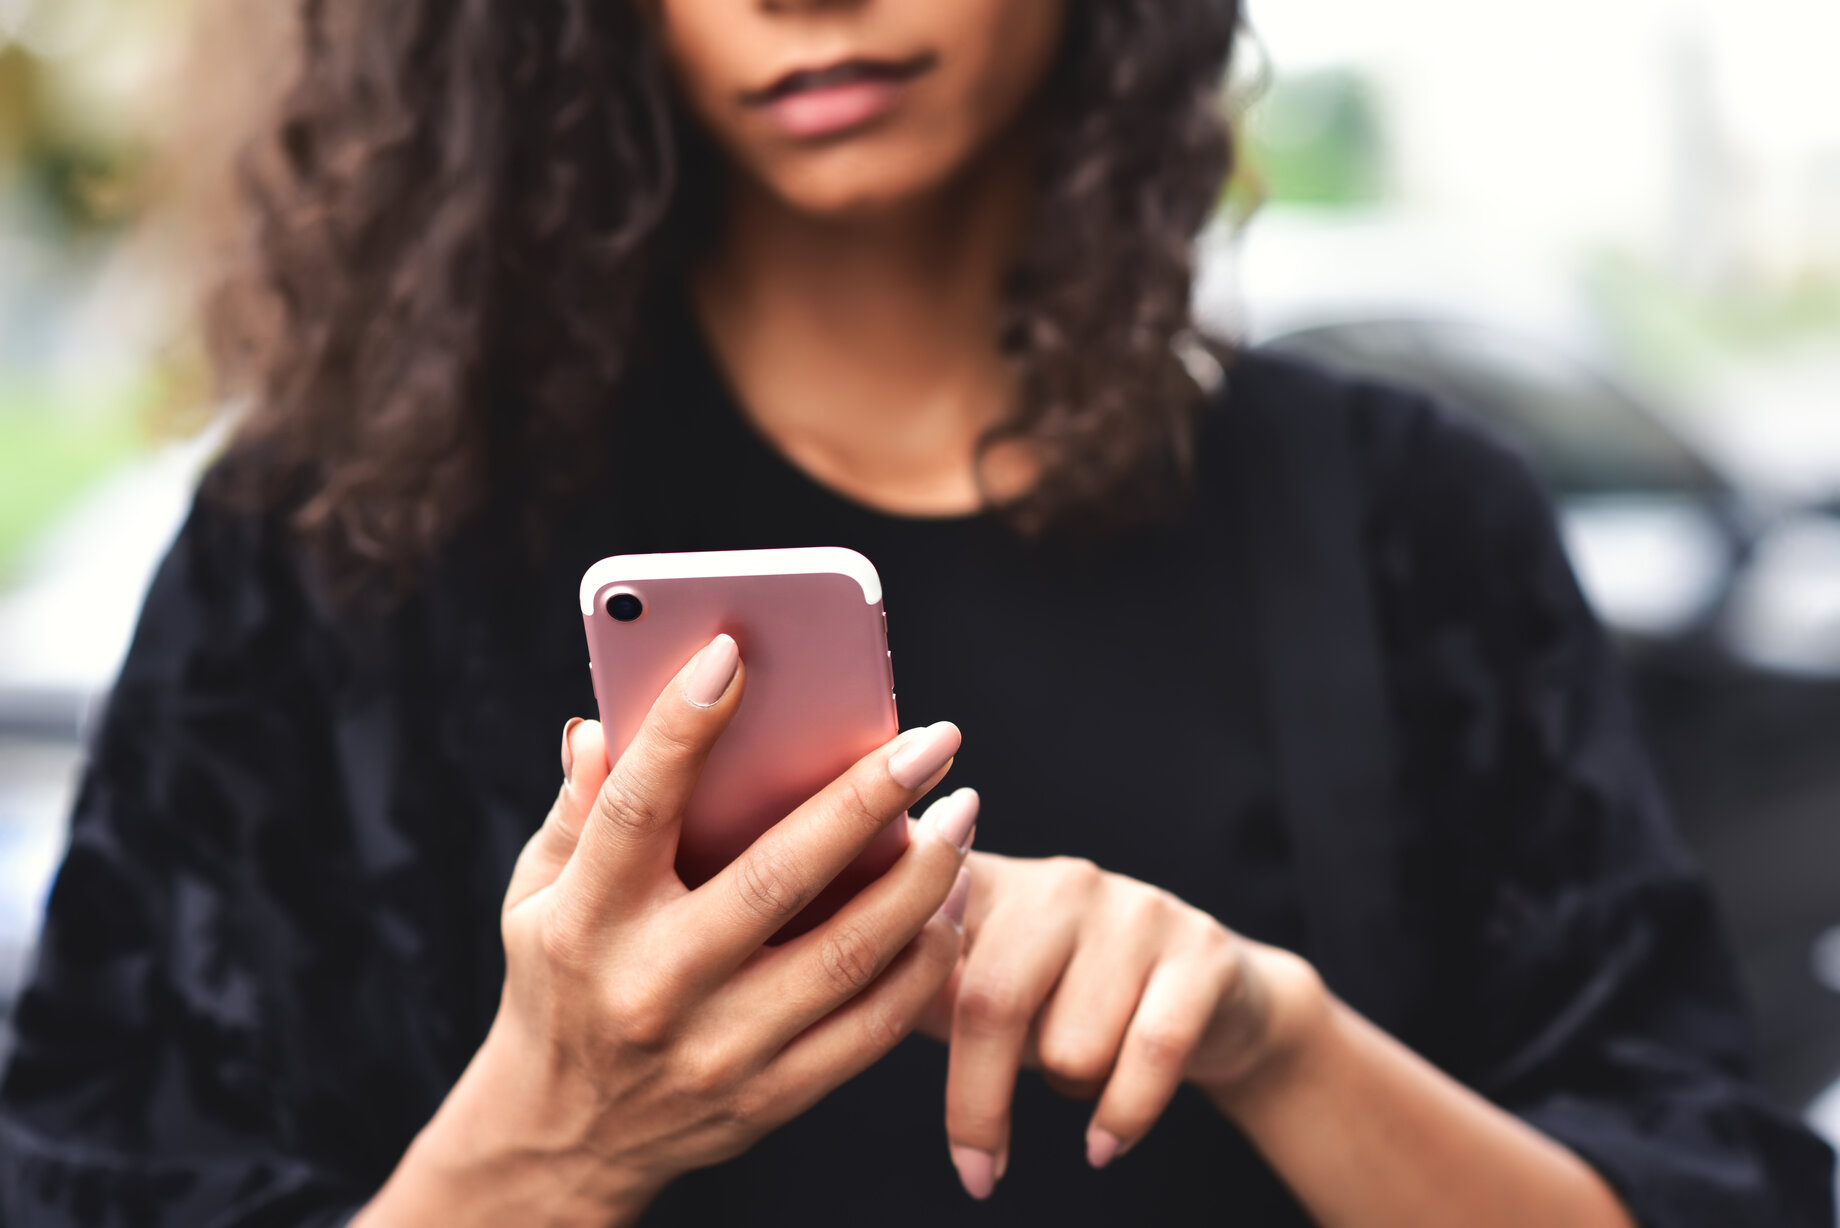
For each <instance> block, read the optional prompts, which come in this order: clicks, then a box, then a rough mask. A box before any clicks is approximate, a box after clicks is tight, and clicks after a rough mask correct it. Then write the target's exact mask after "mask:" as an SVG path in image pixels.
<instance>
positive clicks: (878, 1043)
mask: <svg viewBox="0 0 1840 1228" xmlns="http://www.w3.org/2000/svg"><path fill="white" fill-rule="evenodd" d="M913 1026H914V1025H913V1020H912V1019H910V1018H908V1017H907V1016H906V1015H905V1014H904V1013H902V1012H901V1011H898V1010H896V1009H894V1007H893V1006H891V1005H889V1004H887V1003H877V1004H875V1005H874V1006H872V1007H870V1008H869V1009H868V1010H867V1011H864V1012H863V1017H862V1032H863V1039H864V1040H865V1041H867V1042H868V1044H869V1047H870V1048H871V1049H872V1050H873V1051H874V1052H876V1053H886V1052H888V1051H889V1050H890V1049H892V1048H894V1047H895V1046H896V1045H898V1044H900V1043H901V1042H902V1041H903V1040H906V1039H907V1034H908V1033H909V1032H911V1031H913Z"/></svg>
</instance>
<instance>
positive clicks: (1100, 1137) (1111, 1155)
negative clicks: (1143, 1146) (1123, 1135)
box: [1086, 1126, 1124, 1168]
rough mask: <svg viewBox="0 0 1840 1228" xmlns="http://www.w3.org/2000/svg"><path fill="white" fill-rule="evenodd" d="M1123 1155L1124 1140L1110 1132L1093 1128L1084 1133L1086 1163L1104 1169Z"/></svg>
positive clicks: (1096, 1127)
mask: <svg viewBox="0 0 1840 1228" xmlns="http://www.w3.org/2000/svg"><path fill="white" fill-rule="evenodd" d="M1123 1153H1124V1140H1123V1139H1120V1138H1119V1137H1118V1136H1117V1135H1116V1134H1113V1133H1112V1132H1111V1131H1110V1130H1103V1129H1100V1128H1099V1127H1098V1126H1094V1127H1093V1128H1092V1129H1091V1130H1088V1131H1087V1132H1086V1162H1087V1163H1088V1164H1090V1165H1092V1166H1093V1167H1094V1168H1104V1167H1105V1166H1106V1165H1107V1164H1110V1163H1111V1162H1112V1161H1113V1160H1116V1159H1117V1158H1118V1157H1119V1156H1120V1155H1122V1154H1123Z"/></svg>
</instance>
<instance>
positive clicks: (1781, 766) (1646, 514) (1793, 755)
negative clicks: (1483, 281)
mask: <svg viewBox="0 0 1840 1228" xmlns="http://www.w3.org/2000/svg"><path fill="white" fill-rule="evenodd" d="M1267 344H1268V345H1269V346H1270V347H1271V348H1274V349H1279V350H1285V351H1289V352H1292V353H1299V354H1303V355H1307V356H1310V357H1313V358H1316V359H1319V360H1322V361H1324V362H1327V363H1329V364H1331V365H1333V366H1337V367H1340V368H1342V369H1345V370H1352V371H1357V372H1361V373H1366V374H1372V375H1376V376H1381V377H1384V378H1387V379H1390V380H1393V381H1396V382H1402V383H1406V384H1410V385H1413V386H1416V387H1419V388H1422V389H1424V390H1426V391H1428V392H1431V393H1433V394H1435V395H1437V396H1439V397H1441V398H1443V399H1444V400H1446V401H1448V402H1449V403H1451V404H1452V405H1455V406H1459V407H1462V408H1463V409H1464V410H1466V411H1468V412H1472V413H1474V414H1477V415H1479V416H1480V417H1482V418H1483V419H1485V420H1486V421H1487V422H1489V423H1491V424H1493V425H1494V426H1495V427H1496V428H1498V429H1499V430H1501V431H1505V432H1506V433H1508V434H1509V435H1511V436H1512V437H1514V438H1515V439H1516V440H1517V441H1518V442H1519V443H1520V445H1521V446H1522V448H1523V449H1524V450H1525V452H1526V454H1527V455H1528V456H1529V458H1530V459H1531V461H1532V463H1533V464H1534V466H1535V467H1536V468H1537V469H1538V470H1539V471H1540V473H1541V475H1542V477H1543V478H1544V480H1545V481H1546V482H1547V484H1548V486H1549V487H1550V489H1551V490H1552V492H1553V494H1554V496H1555V498H1556V500H1557V503H1558V508H1559V513H1560V518H1561V522H1562V524H1563V527H1564V532H1565V538H1566V543H1567V548H1568V551H1569V553H1570V554H1571V557H1572V560H1573V563H1574V566H1575V567H1576V569H1577V571H1578V573H1579V579H1580V582H1581V584H1582V586H1583V588H1584V590H1585V592H1586V595H1587V596H1588V597H1589V598H1590V599H1591V601H1592V602H1593V604H1594V605H1595V606H1596V607H1597V609H1598V611H1599V614H1600V615H1601V617H1602V618H1603V619H1604V621H1605V623H1606V624H1607V625H1608V626H1609V627H1610V628H1611V630H1612V632H1613V633H1614V634H1615V635H1616V637H1617V639H1618V640H1619V642H1620V643H1621V644H1622V645H1623V647H1624V649H1625V657H1626V660H1627V663H1628V669H1629V676H1630V681H1631V683H1632V686H1633V689H1634V692H1635V696H1636V700H1637V704H1638V707H1639V710H1640V715H1641V719H1642V720H1643V722H1644V725H1645V730H1646V733H1647V736H1648V740H1649V745H1650V747H1651V749H1652V752H1653V755H1654V758H1655V761H1656V766H1657V768H1658V771H1659V773H1660V775H1661V778H1662V782H1663V784H1664V786H1665V787H1666V789H1667V791H1668V794H1669V796H1670V798H1671V800H1672V802H1673V805H1674V809H1675V812H1676V814H1677V816H1678V819H1679V823H1680V828H1681V831H1682V833H1683V835H1684V836H1685V838H1686V840H1687V842H1688V844H1689V845H1690V846H1691V847H1692V849H1693V851H1694V852H1695V854H1696V855H1697V856H1698V858H1699V860H1700V862H1701V863H1702V865H1703V866H1704V867H1705V869H1706V872H1707V874H1708V876H1709V877H1710V879H1711V881H1712V884H1713V888H1714V890H1715V891H1716V893H1717V895H1718V897H1719V900H1720V903H1721V905H1722V907H1723V909H1724V912H1725V917H1726V921H1727V924H1728V927H1729V930H1730V933H1731V935H1732V938H1733V942H1734V945H1735V947H1736V950H1737V955H1738V959H1739V963H1740V967H1741V970H1742V973H1743V976H1744V979H1745V982H1746V985H1747V987H1748V989H1749V991H1750V994H1751V999H1752V1002H1753V1004H1754V1008H1755V1013H1756V1018H1757V1024H1758V1032H1759V1039H1760V1041H1761V1045H1762V1052H1763V1060H1764V1076H1765V1079H1766V1081H1767V1082H1768V1083H1769V1085H1770V1086H1771V1088H1772V1089H1773V1090H1774V1091H1775V1092H1776V1093H1777V1094H1778V1095H1779V1096H1781V1097H1782V1098H1783V1099H1784V1101H1785V1102H1787V1103H1790V1104H1794V1105H1796V1106H1801V1105H1803V1104H1806V1103H1807V1102H1808V1101H1809V1100H1810V1099H1811V1098H1812V1097H1813V1096H1814V1095H1815V1094H1816V1093H1818V1092H1819V1091H1820V1090H1821V1089H1822V1088H1823V1087H1825V1086H1827V1085H1828V1084H1829V1083H1831V1082H1833V1081H1834V1079H1835V1078H1836V1075H1840V971H1837V970H1836V969H1835V968H1834V966H1833V965H1834V964H1835V963H1836V962H1840V960H1837V959H1836V958H1835V956H1834V952H1835V951H1836V950H1837V949H1840V946H1837V945H1836V944H1840V610H1837V609H1836V606H1837V605H1840V602H1837V601H1836V599H1835V598H1834V594H1836V593H1840V519H1836V518H1834V517H1833V516H1832V515H1831V513H1824V512H1822V511H1821V510H1820V509H1807V510H1797V509H1794V508H1785V507H1780V506H1775V505H1773V504H1772V502H1771V500H1769V499H1768V498H1767V497H1766V496H1763V495H1761V494H1758V493H1756V492H1747V491H1745V490H1741V489H1738V488H1737V487H1735V486H1734V485H1733V484H1732V483H1731V482H1729V481H1727V480H1726V479H1725V478H1724V477H1722V476H1721V474H1720V472H1719V469H1718V467H1717V465H1716V463H1715V459H1709V458H1707V457H1705V456H1702V455H1701V454H1700V453H1699V452H1698V451H1696V450H1695V448H1694V447H1692V446H1691V445H1690V444H1689V443H1688V442H1687V441H1686V440H1685V439H1683V438H1682V436H1681V435H1680V434H1678V433H1677V432H1676V431H1674V430H1673V429H1671V428H1670V427H1669V425H1668V424H1667V422H1666V420H1665V419H1664V418H1663V417H1662V416H1660V415H1659V414H1657V413H1656V412H1653V411H1651V410H1650V409H1649V408H1648V407H1647V406H1646V405H1645V404H1644V403H1643V402H1642V401H1640V400H1639V399H1638V398H1637V397H1636V396H1634V395H1632V394H1631V393H1630V392H1629V391H1627V390H1626V389H1624V388H1621V387H1619V386H1618V385H1616V384H1615V383H1613V382H1612V381H1610V380H1608V379H1606V378H1604V377H1602V376H1600V375H1598V374H1597V373H1596V372H1594V371H1592V370H1590V369H1589V368H1588V367H1586V366H1585V365H1583V364H1581V363H1579V362H1577V361H1574V360H1571V359H1569V358H1568V357H1567V356H1565V355H1563V354H1561V353H1557V352H1554V350H1553V349H1552V348H1551V347H1544V346H1542V345H1540V344H1538V343H1535V342H1532V341H1530V340H1528V339H1524V338H1520V337H1517V336H1513V335H1510V334H1508V333H1506V332H1504V331H1501V330H1498V329H1496V328H1494V327H1493V326H1487V325H1479V324H1471V323H1464V322H1454V321H1448V320H1427V319H1387V320H1365V321H1359V322H1348V323H1336V324H1329V325H1323V326H1320V327H1314V328H1309V329H1304V330H1301V331H1296V332H1292V333H1288V334H1285V335H1283V336H1281V337H1277V338H1274V339H1272V340H1271V341H1269V342H1268V343H1267ZM1823 970H1825V972H1823ZM1824 975H1825V977H1826V978H1827V979H1828V980H1829V981H1830V982H1832V983H1830V984H1824V983H1823V976H1824Z"/></svg>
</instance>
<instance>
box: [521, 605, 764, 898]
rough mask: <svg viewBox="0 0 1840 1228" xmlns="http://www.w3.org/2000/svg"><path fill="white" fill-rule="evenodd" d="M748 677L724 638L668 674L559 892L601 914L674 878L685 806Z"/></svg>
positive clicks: (588, 821)
mask: <svg viewBox="0 0 1840 1228" xmlns="http://www.w3.org/2000/svg"><path fill="white" fill-rule="evenodd" d="M744 684H745V674H744V671H743V669H742V665H741V652H740V649H739V648H737V647H736V644H735V641H734V640H733V639H732V638H731V637H729V636H726V635H718V636H716V638H715V639H713V640H711V641H710V642H709V643H708V645H707V646H705V647H704V649H703V650H702V651H701V652H699V653H697V654H696V656H694V657H692V658H690V661H689V662H688V663H687V664H686V665H685V666H684V667H683V669H681V670H679V671H678V673H677V676H676V677H675V678H673V679H671V681H670V683H669V684H668V685H667V686H666V687H665V689H664V691H663V692H662V693H661V694H660V695H659V696H658V698H657V700H656V701H655V702H654V703H653V704H652V709H651V711H650V712H649V713H648V714H647V715H646V718H645V723H644V724H643V725H641V726H640V727H639V732H638V733H636V734H634V735H633V739H632V741H631V742H630V743H629V744H628V745H627V747H626V749H625V750H624V751H622V752H621V753H620V757H619V759H618V760H617V761H616V762H615V763H614V765H613V769H612V771H610V772H609V773H608V774H607V780H606V782H605V783H604V784H602V785H601V788H600V792H599V793H598V794H597V795H596V796H595V799H594V804H593V807H592V809H591V810H589V812H588V814H587V816H586V818H585V819H584V820H583V822H582V825H581V837H580V840H579V841H578V843H577V844H576V848H575V853H574V856H572V857H571V858H570V859H569V864H568V865H567V866H565V867H563V870H562V873H561V874H560V875H559V876H558V877H557V880H556V882H557V886H558V887H559V888H560V889H561V891H562V892H563V893H564V898H567V899H569V900H571V901H573V902H574V903H576V904H577V905H580V906H582V907H584V908H585V909H586V910H587V911H588V912H589V913H591V914H594V915H596V916H605V915H607V914H608V913H609V912H612V911H617V910H619V909H621V908H623V907H634V906H636V905H637V904H638V902H640V901H646V900H649V899H651V897H652V892H653V891H654V890H656V889H657V887H658V886H659V885H660V884H661V883H668V882H676V881H677V878H676V872H675V870H673V869H672V863H673V861H674V860H675V859H676V857H677V834H678V830H679V827H680V826H681V823H682V819H683V813H684V807H685V806H687V805H688V804H689V801H690V794H691V792H692V791H693V790H695V788H696V782H697V777H698V775H699V774H700V773H701V772H702V770H703V761H704V760H705V759H707V758H708V757H709V752H710V749H711V748H713V747H714V746H715V743H716V739H717V738H718V737H720V736H721V734H722V731H723V730H724V729H726V728H727V727H728V722H729V720H730V719H731V718H732V717H733V716H734V714H735V708H736V707H737V706H738V705H739V703H740V700H741V691H742V687H743V685H744ZM680 889H681V888H680Z"/></svg>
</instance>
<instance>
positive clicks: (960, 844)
mask: <svg viewBox="0 0 1840 1228" xmlns="http://www.w3.org/2000/svg"><path fill="white" fill-rule="evenodd" d="M978 806H979V799H978V795H977V790H976V789H960V790H959V791H958V792H956V793H954V794H952V795H951V796H949V797H942V798H940V799H939V800H938V801H936V802H934V803H933V804H932V805H931V806H929V807H927V811H926V819H927V822H929V823H931V824H932V825H933V832H934V834H935V835H937V836H938V837H939V838H940V839H941V840H944V841H945V842H946V843H947V844H949V845H951V846H952V847H953V848H955V849H957V850H958V851H959V852H961V853H968V852H970V851H971V838H972V835H973V834H974V833H975V832H976V831H977V817H978Z"/></svg>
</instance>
